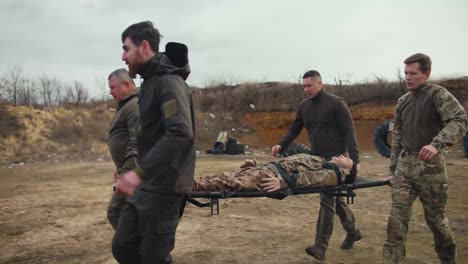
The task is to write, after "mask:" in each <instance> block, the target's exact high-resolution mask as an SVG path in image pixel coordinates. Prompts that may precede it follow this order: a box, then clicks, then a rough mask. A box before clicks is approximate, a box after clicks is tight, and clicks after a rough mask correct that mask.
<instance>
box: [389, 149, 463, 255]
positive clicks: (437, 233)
mask: <svg viewBox="0 0 468 264" xmlns="http://www.w3.org/2000/svg"><path fill="white" fill-rule="evenodd" d="M394 177H395V183H394V185H393V186H392V201H393V204H392V209H391V212H390V216H389V218H388V226H387V240H386V242H385V244H384V248H383V260H384V261H383V262H384V263H398V262H400V261H402V260H403V259H404V258H405V255H406V251H405V244H406V235H407V233H408V222H409V220H410V218H411V207H412V205H413V202H414V200H415V199H416V198H417V197H419V200H420V201H421V203H422V206H423V208H424V216H425V218H426V223H427V225H428V226H429V228H430V229H431V231H432V233H433V235H434V245H435V250H436V252H437V254H438V255H439V258H440V260H441V263H455V255H456V253H455V252H456V247H455V240H454V237H453V234H452V230H451V228H450V225H449V221H448V218H447V216H446V214H445V204H446V202H447V171H446V167H445V155H444V153H440V154H438V155H436V156H435V157H434V158H433V159H432V161H429V162H427V161H424V162H423V161H419V160H418V155H417V154H416V153H409V152H408V151H404V152H403V153H402V154H401V156H400V157H399V159H398V163H397V167H396V171H395V175H394Z"/></svg>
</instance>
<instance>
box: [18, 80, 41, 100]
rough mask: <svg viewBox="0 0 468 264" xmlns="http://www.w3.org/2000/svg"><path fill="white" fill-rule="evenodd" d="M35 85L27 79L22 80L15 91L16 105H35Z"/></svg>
mask: <svg viewBox="0 0 468 264" xmlns="http://www.w3.org/2000/svg"><path fill="white" fill-rule="evenodd" d="M34 86H35V83H34V82H33V81H30V80H28V79H24V78H22V79H21V81H20V83H19V85H18V91H17V104H19V105H28V106H31V105H36V104H37V96H36V89H35V87H34Z"/></svg>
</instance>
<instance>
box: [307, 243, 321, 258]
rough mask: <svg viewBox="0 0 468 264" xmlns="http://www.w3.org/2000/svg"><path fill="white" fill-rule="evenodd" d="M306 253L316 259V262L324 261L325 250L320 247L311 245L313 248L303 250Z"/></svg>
mask: <svg viewBox="0 0 468 264" xmlns="http://www.w3.org/2000/svg"><path fill="white" fill-rule="evenodd" d="M305 251H306V253H307V254H308V255H311V256H312V257H314V258H316V259H318V260H324V259H325V249H324V248H323V247H321V246H317V245H313V246H308V247H307V248H306V249H305Z"/></svg>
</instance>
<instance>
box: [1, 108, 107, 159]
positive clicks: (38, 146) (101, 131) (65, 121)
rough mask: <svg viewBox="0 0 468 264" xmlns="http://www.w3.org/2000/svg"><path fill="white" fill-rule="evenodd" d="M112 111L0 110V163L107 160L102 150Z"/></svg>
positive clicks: (105, 152) (96, 109)
mask: <svg viewBox="0 0 468 264" xmlns="http://www.w3.org/2000/svg"><path fill="white" fill-rule="evenodd" d="M111 118H112V111H111V110H108V109H106V108H104V107H98V108H95V109H92V110H85V109H81V110H77V109H75V110H70V109H64V108H51V109H46V110H40V109H34V108H32V107H25V106H16V107H14V106H2V107H0V139H1V140H0V160H1V161H2V162H3V163H20V162H27V163H31V162H35V161H49V162H52V163H54V162H60V161H71V162H73V161H79V160H93V159H94V160H96V159H103V160H109V154H108V150H107V146H106V141H107V129H108V124H109V122H110V120H111Z"/></svg>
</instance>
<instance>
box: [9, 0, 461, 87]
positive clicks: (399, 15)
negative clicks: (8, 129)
mask: <svg viewBox="0 0 468 264" xmlns="http://www.w3.org/2000/svg"><path fill="white" fill-rule="evenodd" d="M467 14H468V1H466V0H440V1H439V0H390V1H379V0H368V1H362V0H361V1H359V0H355V1H345V0H343V1H337V0H327V1H313V0H301V1H294V0H289V1H273V0H244V1H241V0H239V1H228V0H210V1H208V0H205V1H203V0H197V1H195V0H193V1H167V0H165V1H156V0H147V1H128V0H125V1H123V0H66V1H64V0H41V1H39V0H37V1H36V0H29V1H27V0H24V1H22V0H1V1H0V29H1V31H0V32H1V41H0V76H4V75H5V74H6V73H7V72H8V69H9V67H10V66H11V65H20V66H22V68H23V70H24V72H25V73H26V74H27V75H28V76H30V77H32V78H36V77H38V76H40V75H42V74H47V75H49V76H54V77H57V78H58V79H60V80H62V81H65V82H70V83H71V82H72V81H74V80H77V81H80V82H82V83H83V84H85V85H86V86H87V87H88V89H89V90H90V92H91V94H93V95H97V94H99V93H101V92H100V91H98V89H97V88H96V87H95V86H96V80H97V79H99V80H101V81H106V80H107V75H108V74H109V72H111V71H112V70H114V69H117V68H121V67H125V64H124V63H123V62H122V61H121V52H122V48H121V46H122V43H121V40H120V35H121V33H122V31H123V30H124V29H125V28H126V27H127V26H129V25H130V24H133V23H136V22H140V21H143V20H151V21H153V23H154V24H155V26H156V27H157V28H158V29H159V30H160V32H161V33H162V35H163V36H164V38H163V40H162V43H161V49H163V48H164V45H165V44H166V42H169V41H177V42H183V43H185V44H187V46H188V47H189V59H190V64H191V68H192V73H191V75H190V77H189V79H188V83H189V84H192V85H196V86H205V85H207V84H209V83H213V82H223V81H225V82H228V83H238V82H244V81H290V82H293V81H297V80H298V79H299V76H300V75H301V74H302V73H304V72H305V71H306V70H308V69H317V70H319V71H320V72H321V73H322V77H323V78H324V81H325V82H326V83H334V79H335V77H337V76H341V77H342V78H343V79H350V80H351V81H353V82H356V81H361V80H365V79H372V78H373V76H375V75H377V76H384V77H386V78H389V79H395V78H396V77H395V76H396V71H397V69H398V68H402V67H403V63H402V61H403V60H404V59H405V58H406V57H407V56H409V55H411V54H412V53H416V52H423V53H427V54H428V55H430V56H431V58H432V60H433V71H432V72H433V76H460V75H468V15H467Z"/></svg>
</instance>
